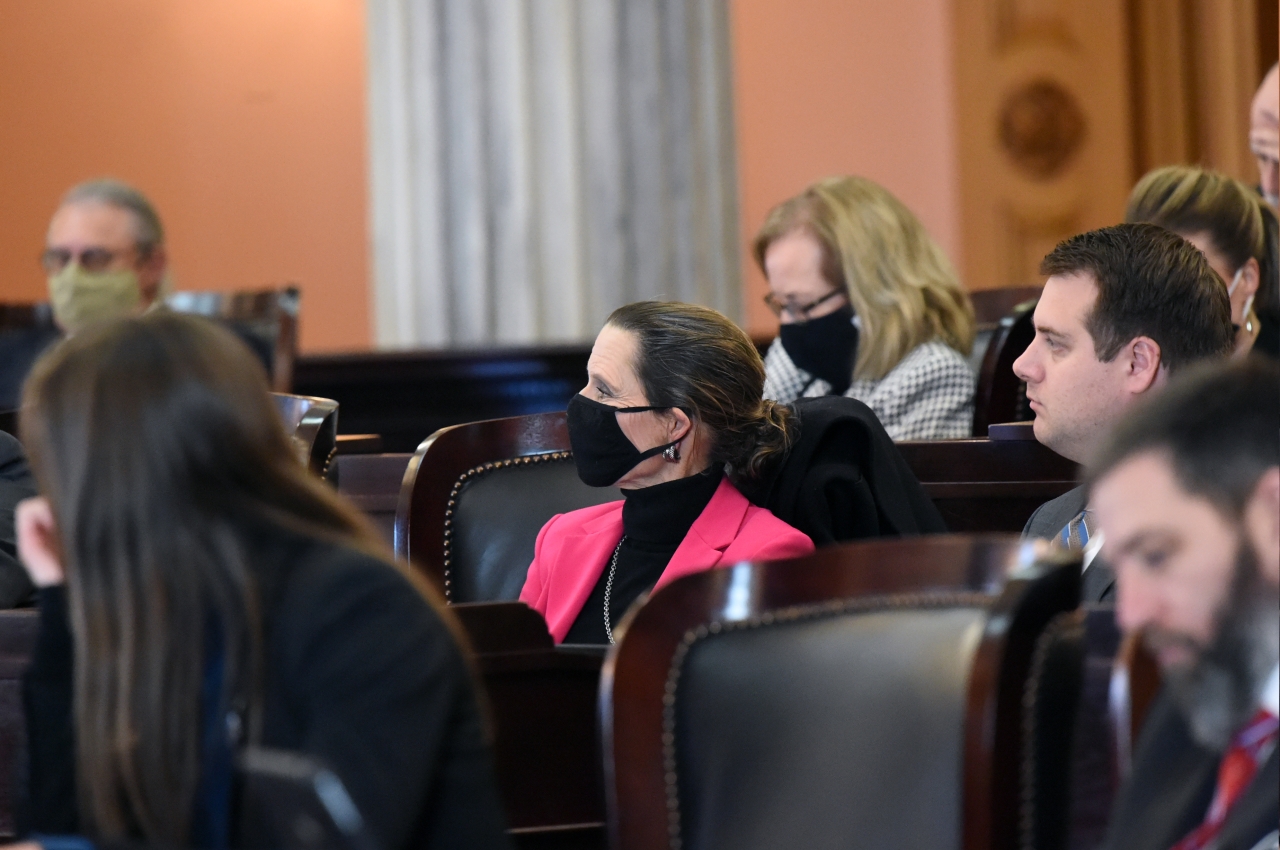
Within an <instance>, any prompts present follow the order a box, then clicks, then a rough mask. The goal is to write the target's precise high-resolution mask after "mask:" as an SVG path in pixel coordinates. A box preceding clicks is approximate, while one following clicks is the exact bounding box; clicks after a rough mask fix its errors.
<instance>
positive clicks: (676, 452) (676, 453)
mask: <svg viewBox="0 0 1280 850" xmlns="http://www.w3.org/2000/svg"><path fill="white" fill-rule="evenodd" d="M662 459H663V460H665V461H666V462H667V463H675V462H676V461H678V460H679V459H680V449H678V448H677V447H675V446H667V447H666V448H665V449H663V450H662Z"/></svg>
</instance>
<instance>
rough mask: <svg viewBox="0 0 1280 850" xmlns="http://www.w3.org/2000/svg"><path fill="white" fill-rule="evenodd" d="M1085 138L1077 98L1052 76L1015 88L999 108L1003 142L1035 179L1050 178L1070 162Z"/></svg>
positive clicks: (1015, 162) (1015, 161) (1006, 150)
mask: <svg viewBox="0 0 1280 850" xmlns="http://www.w3.org/2000/svg"><path fill="white" fill-rule="evenodd" d="M1084 138H1085V119H1084V114H1083V113H1082V112H1081V110H1080V107H1079V105H1078V104H1077V102H1076V99H1075V97H1074V96H1073V95H1072V94H1071V92H1069V91H1067V90H1066V89H1065V88H1063V87H1062V86H1061V85H1059V84H1058V83H1056V82H1054V81H1053V80H1050V79H1045V78H1041V79H1037V80H1033V81H1031V82H1029V83H1026V84H1024V85H1022V86H1020V87H1019V88H1017V89H1015V90H1014V91H1013V92H1012V93H1011V94H1010V95H1009V96H1008V97H1006V98H1005V101H1004V105H1003V106H1002V107H1001V108H1000V144H1001V147H1003V148H1004V152H1005V153H1006V154H1008V156H1009V158H1010V159H1011V160H1013V163H1014V165H1016V166H1017V167H1018V168H1020V169H1021V170H1022V171H1023V172H1025V173H1026V174H1027V175H1029V176H1030V177H1031V178H1032V179H1034V180H1049V179H1051V178H1053V177H1055V176H1057V175H1058V174H1059V173H1060V172H1061V171H1062V170H1063V169H1064V168H1065V167H1066V166H1067V164H1068V163H1070V161H1071V159H1072V157H1073V156H1075V154H1076V152H1077V151H1078V150H1079V149H1080V146H1081V144H1082V143H1083V142H1084Z"/></svg>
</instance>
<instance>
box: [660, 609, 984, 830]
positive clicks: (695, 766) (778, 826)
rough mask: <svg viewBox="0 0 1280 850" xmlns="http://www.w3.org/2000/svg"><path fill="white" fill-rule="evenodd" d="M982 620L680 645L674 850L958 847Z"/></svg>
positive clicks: (867, 617) (738, 632) (830, 618)
mask: <svg viewBox="0 0 1280 850" xmlns="http://www.w3.org/2000/svg"><path fill="white" fill-rule="evenodd" d="M984 613H985V610H984V609H983V608H982V607H974V606H965V605H956V606H955V607H945V608H943V609H942V610H938V609H937V608H934V607H929V608H925V609H921V608H903V609H898V610H894V609H892V608H890V609H888V610H885V609H883V608H879V606H877V609H873V610H871V611H864V610H857V609H855V610H853V611H849V612H843V613H835V614H826V615H821V616H819V617H817V618H815V619H799V620H796V621H793V622H780V621H779V620H777V619H775V620H772V621H771V622H770V623H768V624H761V625H758V626H757V627H755V628H747V629H735V630H732V631H726V632H721V633H719V634H716V635H712V636H709V637H708V638H707V639H705V640H703V641H700V642H699V643H697V644H694V645H693V646H692V647H691V649H690V650H689V652H688V654H687V656H686V658H685V661H684V666H683V670H682V672H681V675H680V682H681V684H680V687H679V688H678V689H677V690H676V693H675V705H676V718H677V719H676V742H677V753H676V755H677V761H678V765H679V769H678V776H679V778H680V779H679V805H680V808H679V814H680V827H681V829H680V833H681V837H682V842H681V846H682V847H683V848H686V850H730V848H732V850H753V848H761V850H763V849H764V848H775V847H805V848H815V850H820V848H832V850H834V848H845V847H849V846H853V845H851V844H850V843H849V842H850V837H851V836H856V837H857V839H858V842H857V846H862V847H930V848H947V847H958V846H959V842H960V835H959V829H960V822H961V818H960V805H961V801H960V785H959V783H958V782H957V781H956V779H957V777H958V776H960V775H961V761H962V748H963V732H964V716H965V698H966V683H967V680H968V674H969V670H970V665H971V663H972V660H973V656H974V651H975V649H976V647H977V644H978V641H979V639H980V638H981V636H982V629H983V616H984Z"/></svg>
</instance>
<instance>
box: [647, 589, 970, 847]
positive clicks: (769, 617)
mask: <svg viewBox="0 0 1280 850" xmlns="http://www.w3.org/2000/svg"><path fill="white" fill-rule="evenodd" d="M990 604H991V597H990V596H986V595H984V594H981V593H897V594H890V595H887V596H860V597H855V598H853V599H833V600H831V601H829V602H820V603H815V604H812V605H796V606H792V607H790V608H782V609H780V610H777V611H765V612H764V613H762V614H760V615H759V616H756V617H752V618H750V619H747V620H735V621H732V622H727V623H726V622H724V621H722V620H712V621H711V622H709V623H704V624H703V625H701V626H698V627H697V628H696V629H690V630H689V631H687V632H685V633H684V638H683V639H682V640H681V641H680V645H679V646H677V647H676V651H675V653H673V654H672V656H671V666H670V668H668V670H667V684H666V687H665V688H664V690H663V695H662V775H663V783H664V784H665V786H666V797H667V842H668V846H670V848H671V850H681V845H682V843H683V838H682V837H681V835H680V785H679V777H678V776H677V773H676V770H677V765H676V693H677V691H678V689H679V686H680V674H681V672H682V669H683V667H684V662H685V658H686V657H687V656H688V655H689V650H690V649H692V648H693V645H694V644H696V643H698V642H699V641H703V640H706V639H707V638H708V637H711V636H712V635H719V634H728V633H729V632H735V631H745V630H747V629H756V628H760V627H761V626H771V625H775V624H786V623H796V622H801V621H804V620H818V619H822V618H824V617H834V616H836V615H838V614H850V613H855V612H857V613H871V612H874V611H886V610H892V609H897V608H929V609H932V608H968V607H982V608H985V607H987V606H988V605H990Z"/></svg>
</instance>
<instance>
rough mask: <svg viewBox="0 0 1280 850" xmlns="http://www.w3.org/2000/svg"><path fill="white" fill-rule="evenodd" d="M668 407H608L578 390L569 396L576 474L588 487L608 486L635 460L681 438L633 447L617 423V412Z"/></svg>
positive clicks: (570, 443)
mask: <svg viewBox="0 0 1280 850" xmlns="http://www.w3.org/2000/svg"><path fill="white" fill-rule="evenodd" d="M667 409H668V408H667V407H662V406H657V407H610V406H609V405H607V404H601V403H600V402H598V401H593V400H591V399H589V398H587V397H586V396H584V395H582V394H581V393H579V394H578V395H575V396H574V397H573V398H571V399H569V406H568V408H566V411H565V412H566V413H568V415H569V445H571V446H572V447H573V462H574V465H576V466H577V467H578V477H579V478H581V479H582V483H583V484H586V485H587V486H588V487H608V486H609V485H610V484H613V483H615V482H617V480H618V479H619V478H621V477H622V476H624V475H626V474H627V473H628V472H630V471H631V470H632V469H633V468H634V467H635V465H636V464H637V463H639V462H640V461H642V460H645V459H646V458H651V457H653V456H654V455H656V454H661V453H662V452H664V451H666V450H667V449H668V448H670V447H671V446H674V445H675V444H676V443H678V442H680V441H679V440H676V441H675V442H674V443H667V444H665V445H661V446H654V447H653V448H651V449H648V450H646V451H643V452H642V451H640V450H639V449H637V448H636V447H635V445H634V444H632V442H631V441H630V440H628V439H627V435H626V434H624V433H622V426H621V425H619V424H618V416H617V414H619V413H643V412H644V411H646V410H667Z"/></svg>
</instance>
